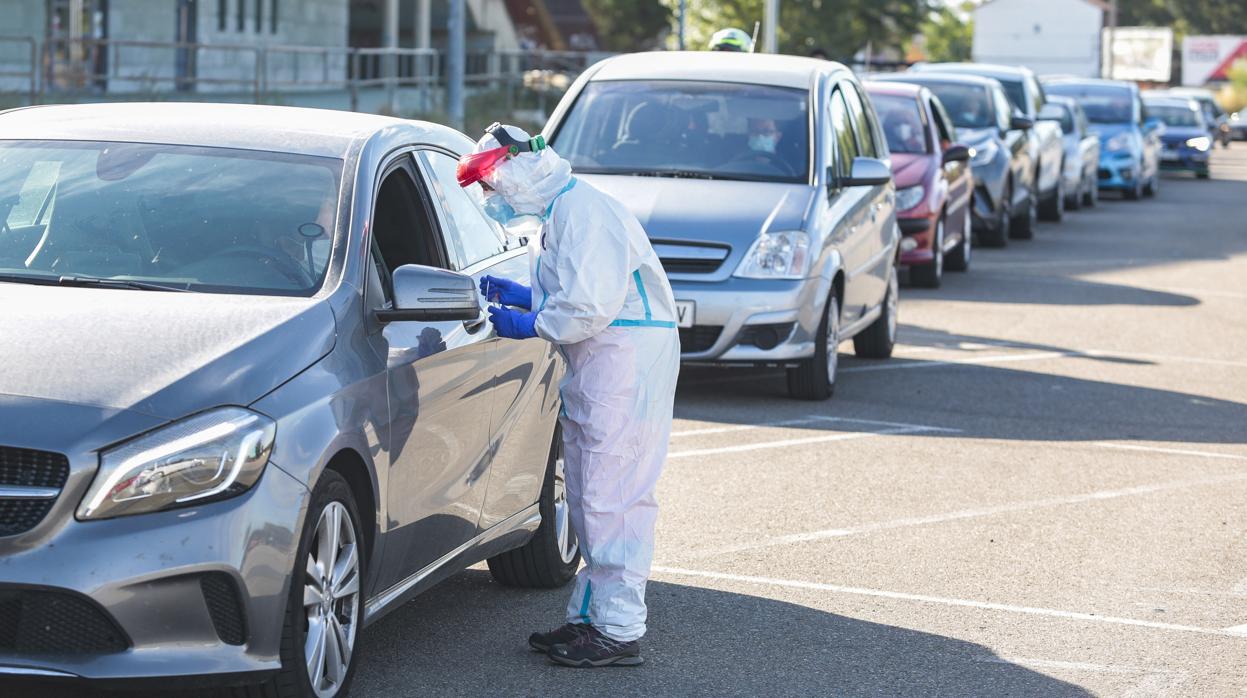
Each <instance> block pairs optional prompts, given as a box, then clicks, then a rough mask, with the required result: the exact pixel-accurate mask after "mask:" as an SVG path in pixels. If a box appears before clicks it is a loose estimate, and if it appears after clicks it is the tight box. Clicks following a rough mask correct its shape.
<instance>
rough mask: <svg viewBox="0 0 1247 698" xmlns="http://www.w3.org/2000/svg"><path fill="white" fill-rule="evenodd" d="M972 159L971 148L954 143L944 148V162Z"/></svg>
mask: <svg viewBox="0 0 1247 698" xmlns="http://www.w3.org/2000/svg"><path fill="white" fill-rule="evenodd" d="M969 159H970V148H969V147H967V146H964V145H962V144H960V143H954V144H952V145H950V146H948V147H947V148H945V149H944V162H945V163H949V162H966V161H967V160H969Z"/></svg>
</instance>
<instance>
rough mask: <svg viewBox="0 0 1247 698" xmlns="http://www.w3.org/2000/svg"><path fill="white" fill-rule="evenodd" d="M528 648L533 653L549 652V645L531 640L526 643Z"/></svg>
mask: <svg viewBox="0 0 1247 698" xmlns="http://www.w3.org/2000/svg"><path fill="white" fill-rule="evenodd" d="M528 646H529V647H531V648H532V650H533V651H534V652H541V653H543V654H545V653H548V652H549V651H550V645H543V644H541V643H539V642H533V641H532V640H529V641H528Z"/></svg>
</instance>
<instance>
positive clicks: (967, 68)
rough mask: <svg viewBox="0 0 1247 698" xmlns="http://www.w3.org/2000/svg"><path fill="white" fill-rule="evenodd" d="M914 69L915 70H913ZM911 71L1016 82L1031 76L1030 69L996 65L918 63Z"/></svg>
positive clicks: (1018, 66)
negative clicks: (980, 76) (964, 74)
mask: <svg viewBox="0 0 1247 698" xmlns="http://www.w3.org/2000/svg"><path fill="white" fill-rule="evenodd" d="M915 69H916V70H915ZM911 70H914V72H922V73H926V72H932V73H962V72H964V73H971V74H974V75H987V76H990V77H993V78H996V79H998V80H999V79H1001V78H1004V79H1009V80H1018V79H1021V78H1024V77H1026V76H1027V75H1032V73H1031V70H1030V68H1026V67H1023V66H1020V65H1000V64H996V63H919V64H917V65H914V66H913V67H912V68H911Z"/></svg>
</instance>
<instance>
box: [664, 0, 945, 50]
mask: <svg viewBox="0 0 1247 698" xmlns="http://www.w3.org/2000/svg"><path fill="white" fill-rule="evenodd" d="M663 3H664V4H665V5H666V6H667V7H668V8H670V9H671V11H672V13H674V12H676V11H677V10H678V8H679V0H663ZM932 7H934V4H933V3H932V2H928V0H781V2H780V5H779V12H780V17H779V32H778V40H779V51H780V53H790V54H799V55H806V54H808V53H809V52H810V51H812V50H814V49H816V48H821V49H823V50H824V51H826V52H827V53H828V55H829V56H831V57H832V58H837V59H847V58H850V57H851V56H852V55H853V54H854V53H856V52H857V51H858V50H860V49H861V48H862V47H863V46H865V45H866V42H867V41H871V42H873V44H874V48H875V50H876V51H878V50H880V49H882V48H884V47H887V46H896V47H899V46H901V45H903V44H904V43H905V42H907V41H908V40H909V38H910V36H911V35H912V34H913V33H914V32H916V31H917V30H918V28H919V27H920V26H921V25H922V22H923V20H924V19H925V18H926V16H927V13H928V12H929V11H930V10H931V9H932ZM762 10H763V0H688V25H687V32H686V34H685V36H686V39H687V44H686V45H687V46H688V48H690V49H704V48H705V47H706V45H707V43H708V42H709V41H710V36H711V35H712V34H714V33H715V32H716V31H718V30H720V29H724V28H727V27H736V28H737V29H743V30H744V31H745V32H746V33H748V34H752V33H753V29H754V23H755V22H757V21H759V20H761V19H762ZM674 44H675V40H674V38H672V40H671V45H672V46H674Z"/></svg>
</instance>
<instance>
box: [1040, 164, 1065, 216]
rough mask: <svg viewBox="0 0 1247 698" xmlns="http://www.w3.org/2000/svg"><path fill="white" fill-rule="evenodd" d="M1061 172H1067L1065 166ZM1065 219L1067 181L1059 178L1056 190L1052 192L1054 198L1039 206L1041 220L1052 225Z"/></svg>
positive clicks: (1051, 197)
mask: <svg viewBox="0 0 1247 698" xmlns="http://www.w3.org/2000/svg"><path fill="white" fill-rule="evenodd" d="M1061 170H1062V171H1064V170H1065V166H1064V165H1062V166H1061ZM1063 217H1065V179H1064V177H1063V176H1058V177H1057V180H1056V190H1055V191H1053V192H1052V196H1049V197H1048V198H1047V199H1044V201H1043V202H1042V203H1041V204H1040V205H1039V218H1040V219H1042V220H1045V221H1050V222H1052V223H1060V222H1061V219H1062V218H1063Z"/></svg>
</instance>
